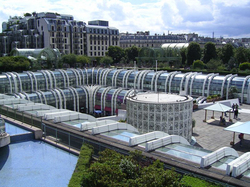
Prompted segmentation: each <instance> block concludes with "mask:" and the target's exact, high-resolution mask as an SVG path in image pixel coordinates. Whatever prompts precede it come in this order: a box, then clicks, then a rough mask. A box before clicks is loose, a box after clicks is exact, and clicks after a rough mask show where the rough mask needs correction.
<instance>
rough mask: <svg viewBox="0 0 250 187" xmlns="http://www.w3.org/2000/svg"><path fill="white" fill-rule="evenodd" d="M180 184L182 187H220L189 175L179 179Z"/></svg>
mask: <svg viewBox="0 0 250 187" xmlns="http://www.w3.org/2000/svg"><path fill="white" fill-rule="evenodd" d="M181 184H182V185H183V186H190V187H203V186H204V187H216V186H222V185H218V184H215V183H211V182H208V181H205V180H202V179H199V178H196V177H192V176H189V175H184V176H183V177H182V179H181Z"/></svg>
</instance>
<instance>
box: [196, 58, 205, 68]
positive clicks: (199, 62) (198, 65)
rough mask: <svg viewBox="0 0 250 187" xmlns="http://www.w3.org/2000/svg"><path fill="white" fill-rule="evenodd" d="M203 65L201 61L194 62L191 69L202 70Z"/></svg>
mask: <svg viewBox="0 0 250 187" xmlns="http://www.w3.org/2000/svg"><path fill="white" fill-rule="evenodd" d="M204 66H205V64H204V63H203V62H202V61H201V60H196V61H194V63H193V69H204Z"/></svg>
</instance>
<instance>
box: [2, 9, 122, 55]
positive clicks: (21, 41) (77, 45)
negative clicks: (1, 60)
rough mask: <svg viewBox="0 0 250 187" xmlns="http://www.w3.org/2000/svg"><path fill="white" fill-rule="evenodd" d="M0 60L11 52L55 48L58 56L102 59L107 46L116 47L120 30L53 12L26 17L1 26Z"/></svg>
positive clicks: (100, 22) (105, 24) (12, 18)
mask: <svg viewBox="0 0 250 187" xmlns="http://www.w3.org/2000/svg"><path fill="white" fill-rule="evenodd" d="M2 30H3V33H2V34H1V35H0V56H6V55H9V54H10V53H11V51H12V49H14V48H19V49H41V48H52V49H55V48H57V49H58V50H59V51H60V53H61V54H71V53H72V54H76V55H87V56H90V57H100V56H105V52H106V51H107V50H108V47H109V46H119V45H120V41H119V40H120V38H119V30H118V29H116V28H114V27H109V23H108V21H102V20H95V21H89V22H88V25H87V24H86V23H85V22H83V21H77V20H74V17H73V16H72V15H68V14H58V13H52V12H41V13H35V12H34V13H32V14H29V13H26V14H25V16H24V17H17V16H15V17H10V18H9V20H8V22H3V24H2Z"/></svg>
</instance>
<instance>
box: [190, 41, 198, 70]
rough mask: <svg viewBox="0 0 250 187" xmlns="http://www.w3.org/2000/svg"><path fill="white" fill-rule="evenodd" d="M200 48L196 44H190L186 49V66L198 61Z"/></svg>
mask: <svg viewBox="0 0 250 187" xmlns="http://www.w3.org/2000/svg"><path fill="white" fill-rule="evenodd" d="M200 58H201V48H200V45H199V44H198V43H196V42H191V43H190V44H189V46H188V48H187V64H188V65H189V66H190V65H192V64H193V62H194V61H195V60H200Z"/></svg>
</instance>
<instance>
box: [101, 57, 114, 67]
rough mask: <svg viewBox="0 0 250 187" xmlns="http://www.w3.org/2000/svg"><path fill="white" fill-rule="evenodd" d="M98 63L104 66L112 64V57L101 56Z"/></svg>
mask: <svg viewBox="0 0 250 187" xmlns="http://www.w3.org/2000/svg"><path fill="white" fill-rule="evenodd" d="M100 64H101V65H104V66H110V65H111V64H113V59H112V58H111V57H109V56H105V57H102V58H101V60H100Z"/></svg>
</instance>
